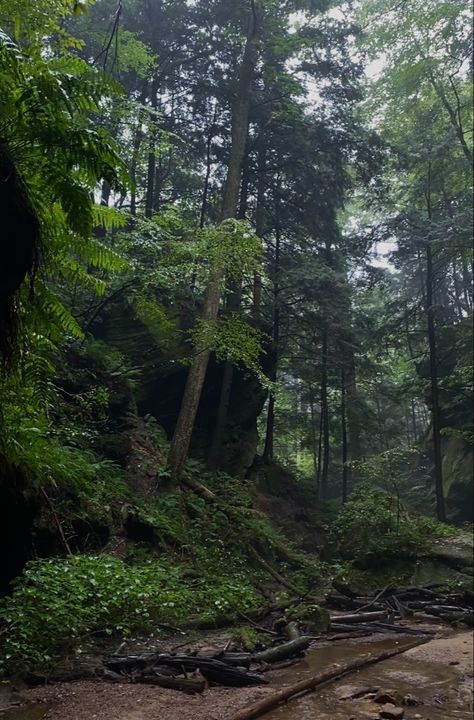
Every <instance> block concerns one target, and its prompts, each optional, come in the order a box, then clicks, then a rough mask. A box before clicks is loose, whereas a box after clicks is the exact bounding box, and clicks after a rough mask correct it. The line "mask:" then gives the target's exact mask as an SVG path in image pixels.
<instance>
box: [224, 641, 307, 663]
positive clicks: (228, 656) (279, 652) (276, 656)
mask: <svg viewBox="0 0 474 720" xmlns="http://www.w3.org/2000/svg"><path fill="white" fill-rule="evenodd" d="M311 640H312V638H311V637H308V636H307V635H302V636H301V637H298V638H295V640H290V641H289V642H286V643H282V644H281V645H275V646H274V647H271V648H267V650H262V651H261V652H257V653H225V654H224V655H219V658H220V659H221V660H222V661H223V662H225V663H228V664H230V665H236V666H240V665H241V666H244V667H248V666H249V665H250V664H251V663H257V664H258V663H274V662H279V661H280V660H288V659H289V658H292V657H295V656H296V655H300V654H301V653H302V652H304V651H305V650H307V648H308V647H309V644H310V642H311Z"/></svg>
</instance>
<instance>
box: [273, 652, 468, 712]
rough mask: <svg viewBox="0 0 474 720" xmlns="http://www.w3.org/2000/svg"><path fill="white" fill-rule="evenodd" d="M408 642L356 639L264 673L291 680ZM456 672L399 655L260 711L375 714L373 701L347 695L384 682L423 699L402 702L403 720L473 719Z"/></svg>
mask: <svg viewBox="0 0 474 720" xmlns="http://www.w3.org/2000/svg"><path fill="white" fill-rule="evenodd" d="M411 642H412V638H408V639H406V638H405V639H402V640H398V641H397V640H393V639H384V640H380V641H376V642H371V643H358V644H357V645H339V646H325V647H320V648H317V649H316V650H313V651H311V652H309V653H308V655H307V657H306V658H305V659H304V661H302V662H301V663H298V664H297V665H294V666H292V667H290V668H287V669H286V670H284V671H280V672H275V673H268V677H269V679H271V681H272V684H274V685H275V686H283V685H290V684H293V683H296V682H298V681H299V680H304V679H305V678H306V677H309V676H310V675H313V674H315V673H316V672H317V671H318V670H320V669H322V668H323V667H327V665H328V664H333V663H342V662H347V661H348V660H351V659H352V658H355V657H359V656H361V655H364V654H371V653H376V652H379V651H381V650H385V649H389V648H392V647H394V645H396V644H398V643H399V644H400V646H403V645H408V646H409V645H410V644H411ZM459 675H460V674H459V671H458V670H456V668H455V667H453V666H450V665H449V664H442V663H439V662H430V661H421V660H418V659H416V658H415V657H409V656H407V655H404V654H403V655H398V656H396V657H394V658H391V659H390V660H384V661H383V662H381V663H378V664H375V665H371V666H368V667H366V668H362V669H361V670H360V671H358V672H355V673H350V674H349V675H348V676H347V678H343V679H341V680H339V681H338V682H337V683H330V684H328V685H326V686H325V687H322V688H319V689H317V690H316V691H314V692H312V693H309V694H307V695H304V696H302V697H300V698H296V699H293V700H291V701H290V702H288V703H287V704H286V705H283V706H281V707H280V708H278V709H277V710H274V711H272V712H270V713H268V714H267V715H265V716H264V717H265V720H315V719H316V718H317V720H349V718H354V719H357V720H359V718H360V719H361V720H362V718H367V719H369V718H377V717H378V712H377V708H376V707H375V708H374V703H373V702H371V701H370V700H368V699H364V698H361V699H358V700H352V699H348V696H350V695H351V694H352V693H354V692H355V691H357V690H358V689H362V688H374V689H375V688H382V689H384V690H388V689H395V690H396V691H397V692H398V693H399V694H401V695H402V696H405V695H412V696H414V697H416V698H417V699H419V700H420V701H422V702H423V704H422V705H417V706H416V707H407V708H405V715H404V717H405V718H406V720H410V719H412V718H419V719H420V720H421V719H423V720H448V718H449V719H451V718H452V720H472V709H471V708H470V707H469V704H468V703H467V702H466V701H465V699H464V698H463V697H462V694H460V691H459ZM467 682H470V681H469V680H468V681H467ZM345 698H347V699H345Z"/></svg>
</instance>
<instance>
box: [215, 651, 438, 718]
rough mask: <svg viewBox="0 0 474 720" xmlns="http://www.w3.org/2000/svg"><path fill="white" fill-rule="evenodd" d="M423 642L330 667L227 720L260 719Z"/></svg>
mask: <svg viewBox="0 0 474 720" xmlns="http://www.w3.org/2000/svg"><path fill="white" fill-rule="evenodd" d="M425 642H426V639H423V640H415V641H414V642H412V643H408V644H407V645H404V646H403V647H397V648H393V649H391V650H384V651H382V652H380V653H377V654H374V655H369V656H367V655H365V656H364V657H362V658H356V659H355V660H351V661H349V662H347V663H344V664H342V665H331V666H329V667H328V668H325V669H324V670H321V671H320V672H318V673H316V675H313V676H312V677H310V678H307V679H305V680H300V682H297V683H295V684H294V685H290V686H289V687H287V688H284V689H283V690H279V691H278V692H276V693H274V694H273V695H270V696H269V697H266V698H264V699H263V700H260V701H259V702H256V703H254V704H253V705H250V706H249V707H247V708H244V709H243V710H240V711H239V712H237V713H235V715H232V717H231V718H230V719H229V720H254V719H255V718H259V717H262V715H264V714H265V713H267V712H268V711H269V710H272V709H273V708H275V707H277V706H278V705H280V703H283V702H286V701H287V700H290V699H291V698H292V697H294V696H295V695H301V694H302V693H307V692H311V691H312V690H314V689H315V688H317V687H318V685H322V684H323V683H326V682H329V681H331V680H337V679H338V678H340V677H343V676H344V675H347V674H348V673H350V672H353V671H354V670H358V669H359V668H362V667H365V666H367V665H374V664H375V663H378V662H381V661H382V660H388V658H391V657H394V656H395V655H400V654H401V653H404V652H406V651H407V650H410V649H411V648H414V647H417V646H418V645H421V644H423V643H425Z"/></svg>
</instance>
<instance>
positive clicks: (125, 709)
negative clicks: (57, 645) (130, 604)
mask: <svg viewBox="0 0 474 720" xmlns="http://www.w3.org/2000/svg"><path fill="white" fill-rule="evenodd" d="M437 631H438V636H437V637H435V638H434V639H433V640H430V641H429V642H428V643H426V644H425V645H422V646H420V647H417V648H414V649H411V650H408V651H407V652H406V653H404V654H403V655H400V656H398V657H397V658H393V659H391V660H388V661H385V662H382V663H380V664H379V665H375V666H372V667H371V668H366V669H365V670H362V671H361V672H359V673H357V674H353V675H349V676H348V677H347V678H345V679H344V680H342V681H339V682H338V683H335V684H333V685H329V686H328V687H326V688H325V689H323V690H322V691H320V692H318V693H312V694H309V695H306V696H304V697H303V698H300V699H297V700H295V701H294V702H290V703H288V704H287V705H285V706H284V707H282V708H281V709H279V710H277V711H273V712H271V713H270V714H269V715H268V716H265V717H266V718H267V717H268V720H270V718H279V719H280V718H281V720H305V719H306V718H307V719H308V720H309V718H314V717H318V718H319V719H320V720H325V719H326V718H327V719H328V720H329V719H331V720H339V719H340V720H344V719H345V720H349V718H351V719H353V720H359V719H360V720H362V719H364V718H366V719H368V720H371V719H374V720H376V719H377V718H379V717H380V716H379V710H380V706H377V705H376V704H375V703H374V702H373V699H371V698H368V697H365V698H361V699H360V700H348V694H347V690H348V688H349V689H350V688H352V689H353V688H354V687H356V688H357V687H360V686H362V687H364V686H366V687H377V688H381V689H384V690H387V689H390V690H387V691H390V692H394V690H395V692H397V693H399V694H401V695H405V696H406V695H412V696H415V697H416V698H417V699H419V702H420V704H419V705H417V706H413V707H406V708H404V718H405V720H411V719H419V720H443V719H444V720H447V719H448V718H459V720H464V718H470V717H471V716H472V679H473V636H472V632H471V631H461V632H457V633H455V634H453V633H452V631H450V630H448V629H447V628H446V627H444V628H437ZM448 632H449V633H450V634H449V635H448V634H447V633H448ZM400 641H403V640H401V636H397V637H395V636H383V637H382V638H381V636H380V635H379V636H375V637H374V638H372V639H368V640H364V641H361V640H352V641H341V642H339V643H331V645H330V646H328V645H327V644H324V643H323V644H322V645H319V646H318V643H316V644H315V645H314V646H313V648H312V649H311V650H310V651H309V653H308V656H307V657H306V658H305V659H304V660H302V661H301V663H298V664H297V665H295V666H293V667H291V668H288V669H286V670H283V671H273V672H272V673H269V674H268V678H269V679H270V681H271V682H270V685H267V686H263V687H257V688H222V687H212V688H208V689H207V690H206V691H205V692H204V693H202V694H201V695H193V696H190V695H185V694H183V693H178V692H176V691H174V690H165V689H161V688H157V687H154V686H147V685H131V684H120V683H118V684H108V683H104V682H100V681H92V680H91V681H80V682H71V683H58V684H53V685H50V686H46V687H37V688H33V689H25V690H21V691H19V692H18V693H17V700H18V702H22V703H24V702H26V703H27V704H26V705H23V706H22V707H20V708H18V709H17V710H15V711H11V712H9V713H7V715H0V717H2V718H3V720H6V719H7V718H8V720H41V719H42V718H44V719H45V720H64V719H65V718H67V720H226V718H231V717H232V715H233V713H234V712H236V711H237V710H238V709H240V708H243V707H245V706H247V705H249V704H251V703H253V702H255V701H257V700H259V699H262V698H264V697H266V696H267V695H269V694H271V693H273V692H274V691H275V689H276V688H279V687H282V686H285V685H288V684H291V683H293V682H296V681H298V680H300V679H302V678H304V677H306V676H307V675H308V674H310V673H311V672H315V671H317V670H318V669H319V668H320V667H321V666H322V665H323V664H324V665H325V664H330V663H332V662H335V661H338V660H339V661H341V660H347V659H348V658H350V657H354V656H356V655H359V654H364V652H365V651H367V649H368V648H370V646H371V645H372V646H375V647H376V648H377V649H380V647H382V646H384V647H388V646H392V645H395V644H396V643H398V642H400ZM348 683H351V684H350V685H348ZM349 696H350V693H349ZM37 703H41V705H37Z"/></svg>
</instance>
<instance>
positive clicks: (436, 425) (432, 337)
mask: <svg viewBox="0 0 474 720" xmlns="http://www.w3.org/2000/svg"><path fill="white" fill-rule="evenodd" d="M434 313H435V308H434V304H433V251H432V249H431V245H430V243H427V245H426V314H427V319H428V345H429V352H430V382H431V421H432V425H433V460H434V482H435V492H436V514H437V516H438V520H440V521H441V522H445V521H446V508H445V501H444V488H443V458H442V455H441V422H440V411H439V388H438V359H437V347H436V324H435V316H434Z"/></svg>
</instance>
